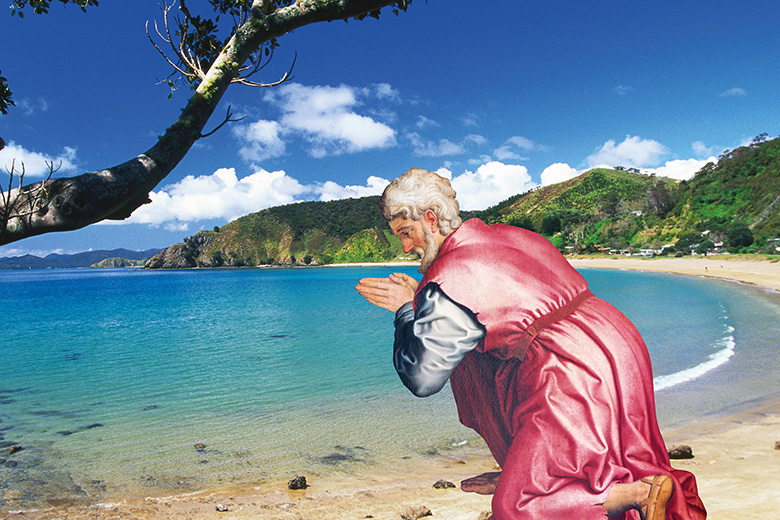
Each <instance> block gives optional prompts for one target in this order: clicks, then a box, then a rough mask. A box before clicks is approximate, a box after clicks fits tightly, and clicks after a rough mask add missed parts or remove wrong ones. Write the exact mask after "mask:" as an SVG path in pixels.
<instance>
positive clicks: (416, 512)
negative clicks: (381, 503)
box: [401, 506, 433, 520]
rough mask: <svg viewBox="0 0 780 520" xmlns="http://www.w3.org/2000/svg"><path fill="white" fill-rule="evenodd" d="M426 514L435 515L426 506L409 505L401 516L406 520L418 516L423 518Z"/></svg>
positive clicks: (411, 519)
mask: <svg viewBox="0 0 780 520" xmlns="http://www.w3.org/2000/svg"><path fill="white" fill-rule="evenodd" d="M424 516H433V513H431V510H430V509H428V508H427V507H425V506H418V507H412V506H409V507H407V508H406V509H404V511H403V512H402V513H401V518H403V519H404V520H417V519H418V518H422V517H424Z"/></svg>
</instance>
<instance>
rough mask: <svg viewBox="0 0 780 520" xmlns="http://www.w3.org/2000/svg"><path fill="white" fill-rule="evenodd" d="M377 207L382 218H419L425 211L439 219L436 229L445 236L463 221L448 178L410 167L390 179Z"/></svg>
mask: <svg viewBox="0 0 780 520" xmlns="http://www.w3.org/2000/svg"><path fill="white" fill-rule="evenodd" d="M379 208H380V209H381V210H382V214H383V215H384V217H385V219H386V220H388V221H390V220H393V219H394V218H396V217H402V218H407V219H412V220H420V219H421V218H422V216H423V214H424V213H425V212H426V211H427V210H431V211H433V212H434V213H435V214H436V217H437V218H438V219H439V232H440V233H441V234H442V235H444V236H447V235H449V234H450V233H452V232H453V231H455V230H456V229H457V228H458V226H460V225H461V223H462V221H461V219H460V216H459V215H458V214H459V212H460V206H459V204H458V201H457V200H456V199H455V190H454V189H452V185H451V184H450V181H449V180H448V179H446V178H444V177H442V176H440V175H438V174H436V173H433V172H429V171H427V170H421V169H419V168H412V169H411V170H409V171H408V172H406V173H405V174H403V175H401V176H400V177H398V178H397V179H395V180H393V182H391V183H390V184H389V185H388V186H387V187H386V188H385V191H384V193H383V194H382V197H381V198H380V199H379Z"/></svg>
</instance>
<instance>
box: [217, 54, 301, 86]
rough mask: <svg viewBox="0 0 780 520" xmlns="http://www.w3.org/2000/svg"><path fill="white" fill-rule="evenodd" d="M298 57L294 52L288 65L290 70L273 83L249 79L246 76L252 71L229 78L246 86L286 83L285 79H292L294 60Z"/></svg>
mask: <svg viewBox="0 0 780 520" xmlns="http://www.w3.org/2000/svg"><path fill="white" fill-rule="evenodd" d="M297 59H298V53H297V52H296V53H295V57H294V58H293V61H292V64H291V65H290V70H288V71H287V72H285V73H284V76H282V78H281V79H280V80H278V81H275V82H273V83H256V82H254V81H249V80H248V79H247V78H248V77H249V76H251V75H252V74H254V72H253V73H250V74H247V75H246V76H236V77H235V78H233V79H232V80H231V82H232V83H240V84H242V85H247V86H248V87H276V86H278V85H281V84H282V83H286V82H287V81H290V80H291V79H292V76H291V74H292V71H293V69H294V68H295V61H296V60H297Z"/></svg>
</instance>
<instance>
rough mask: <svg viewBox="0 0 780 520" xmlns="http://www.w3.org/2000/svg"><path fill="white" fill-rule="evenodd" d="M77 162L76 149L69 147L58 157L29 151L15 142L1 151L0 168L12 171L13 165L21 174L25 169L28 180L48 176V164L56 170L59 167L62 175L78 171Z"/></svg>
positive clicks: (8, 144)
mask: <svg viewBox="0 0 780 520" xmlns="http://www.w3.org/2000/svg"><path fill="white" fill-rule="evenodd" d="M75 161H76V149H75V148H70V147H68V146H66V147H64V148H63V151H62V153H60V154H59V155H57V156H52V155H48V154H43V153H39V152H33V151H32V150H27V149H25V148H24V147H22V146H19V145H17V144H16V143H14V142H13V141H10V142H8V143H7V144H6V145H5V148H3V149H2V150H0V168H4V169H5V170H6V171H10V170H11V166H12V165H13V168H14V172H15V173H17V174H19V173H20V172H21V171H22V167H24V175H25V177H27V178H29V177H44V176H46V175H48V174H49V167H48V166H47V164H46V163H50V164H53V166H54V168H58V167H59V170H57V171H59V172H61V173H64V172H72V171H74V170H75V169H76V164H75Z"/></svg>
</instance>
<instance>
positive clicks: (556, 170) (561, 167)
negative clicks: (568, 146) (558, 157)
mask: <svg viewBox="0 0 780 520" xmlns="http://www.w3.org/2000/svg"><path fill="white" fill-rule="evenodd" d="M580 173H581V172H580V171H578V170H576V169H574V168H572V167H571V166H569V165H568V164H566V163H554V164H551V165H550V166H548V167H547V168H545V169H544V171H543V172H542V186H549V185H551V184H558V183H559V182H563V181H568V180H569V179H573V178H574V177H576V176H577V175H579V174H580Z"/></svg>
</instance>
